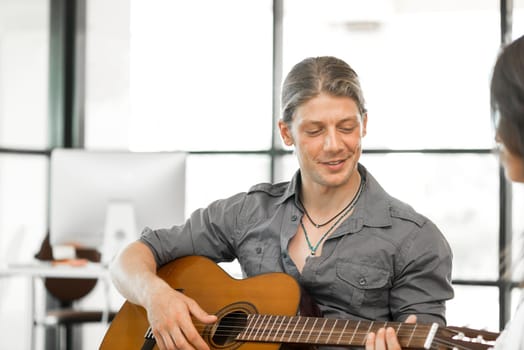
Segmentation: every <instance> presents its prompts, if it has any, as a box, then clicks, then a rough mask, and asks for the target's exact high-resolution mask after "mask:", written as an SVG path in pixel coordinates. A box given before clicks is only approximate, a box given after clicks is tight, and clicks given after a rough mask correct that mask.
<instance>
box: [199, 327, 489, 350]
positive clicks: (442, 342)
mask: <svg viewBox="0 0 524 350" xmlns="http://www.w3.org/2000/svg"><path fill="white" fill-rule="evenodd" d="M253 330H257V332H258V330H259V329H253ZM264 330H265V329H262V333H261V334H260V335H259V337H254V338H259V339H260V338H264V337H266V338H267V337H268V335H265V334H264V333H263V332H264ZM375 331H376V330H375ZM211 333H212V332H207V331H206V332H202V333H201V334H202V335H204V336H206V335H211ZM287 333H289V332H284V333H283V334H280V333H279V334H278V337H281V338H282V339H285V338H286V337H288V338H289V336H291V335H292V333H290V334H287ZM367 334H368V332H357V333H356V336H357V338H356V340H355V341H354V342H351V343H352V344H354V345H356V344H359V343H360V344H362V345H364V344H365V340H366V336H367ZM213 335H218V336H235V335H238V332H225V333H224V332H215V333H213ZM311 335H313V336H315V335H317V334H316V333H315V332H312V334H310V336H311ZM334 335H335V336H336V335H337V333H334ZM397 335H398V336H399V337H410V338H411V341H412V343H413V342H414V341H415V342H416V341H421V340H422V341H423V340H426V338H427V336H422V335H414V336H412V337H411V332H398V333H397ZM320 336H321V335H320ZM354 336H355V335H353V333H352V332H350V333H349V334H348V335H347V337H346V338H344V337H341V339H339V340H338V341H337V344H346V343H347V338H350V339H351V338H353V337H354ZM360 336H362V337H363V338H362V339H360ZM328 339H329V337H328ZM293 340H294V341H296V340H297V339H296V338H295V339H293ZM326 341H327V339H326ZM280 342H283V343H285V342H286V341H280ZM314 343H317V344H322V343H323V342H322V341H318V342H314ZM348 344H349V343H348ZM473 344H475V345H474V346H473ZM491 346H492V345H490V344H482V343H478V342H477V343H473V342H472V347H468V346H467V345H464V344H456V343H454V342H451V341H449V340H446V339H440V338H438V337H435V338H434V339H433V342H432V345H431V349H435V350H437V349H442V347H445V348H447V349H460V350H472V349H474V348H475V349H476V350H478V348H479V347H480V348H485V349H486V350H487V349H489V348H490V347H491Z"/></svg>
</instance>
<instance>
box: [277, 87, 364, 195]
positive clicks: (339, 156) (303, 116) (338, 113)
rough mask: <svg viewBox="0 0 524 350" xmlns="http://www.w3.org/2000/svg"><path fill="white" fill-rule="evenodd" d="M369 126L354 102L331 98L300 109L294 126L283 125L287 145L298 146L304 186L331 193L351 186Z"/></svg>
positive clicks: (328, 96) (293, 121) (281, 128)
mask: <svg viewBox="0 0 524 350" xmlns="http://www.w3.org/2000/svg"><path fill="white" fill-rule="evenodd" d="M366 123H367V115H364V116H363V117H362V118H361V116H360V113H359V110H358V108H357V105H356V103H355V101H353V99H351V98H349V97H334V96H330V95H327V94H320V95H319V96H317V97H315V98H313V99H311V100H309V101H308V102H306V103H304V104H303V105H301V106H299V107H298V108H297V110H296V112H295V115H294V116H293V120H292V122H291V125H287V124H286V123H284V122H283V121H280V122H279V128H280V133H281V136H282V139H283V140H284V143H285V144H286V145H288V146H291V145H294V146H295V152H296V155H297V157H298V162H299V164H300V169H301V173H302V183H303V185H304V186H306V187H309V186H318V185H320V186H321V187H324V188H323V189H324V190H328V189H329V188H333V187H340V186H344V185H346V184H348V182H349V180H350V178H351V177H352V176H354V175H356V168H357V163H358V160H359V159H360V155H361V153H362V147H361V146H362V137H363V136H364V135H365V134H366Z"/></svg>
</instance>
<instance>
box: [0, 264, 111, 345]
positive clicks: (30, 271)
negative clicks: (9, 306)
mask: <svg viewBox="0 0 524 350" xmlns="http://www.w3.org/2000/svg"><path fill="white" fill-rule="evenodd" d="M8 277H27V278H28V280H29V281H30V283H31V284H30V288H29V290H30V294H31V296H30V301H29V308H30V312H31V317H32V322H33V324H32V326H31V340H30V344H31V349H34V348H35V333H36V329H35V326H36V322H37V317H38V315H37V314H36V307H35V288H36V283H35V281H36V279H38V278H98V279H100V281H102V282H103V284H104V293H105V296H106V298H105V299H106V305H105V308H104V317H103V322H104V321H107V316H108V313H109V310H110V300H109V299H110V298H109V289H110V284H111V283H110V279H109V272H108V270H107V267H106V266H104V265H102V264H100V263H92V262H89V263H87V264H86V265H83V266H69V265H63V264H60V265H53V264H51V263H50V262H45V261H39V260H35V261H31V262H27V263H18V262H17V263H8V264H6V263H3V264H0V278H8Z"/></svg>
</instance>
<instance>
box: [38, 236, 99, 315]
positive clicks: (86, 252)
mask: <svg viewBox="0 0 524 350" xmlns="http://www.w3.org/2000/svg"><path fill="white" fill-rule="evenodd" d="M76 256H77V257H78V258H83V259H87V260H89V261H92V262H99V261H100V258H101V254H100V252H99V251H97V250H96V249H84V248H76ZM35 258H37V259H39V260H45V261H50V260H53V247H52V246H51V244H50V243H49V233H47V234H46V236H45V238H44V240H43V242H42V244H41V246H40V250H39V251H38V253H36V254H35ZM97 281H98V280H97V279H96V278H46V279H45V281H44V284H45V287H46V289H47V291H48V292H49V293H50V294H51V295H52V296H54V297H55V298H57V299H58V301H59V302H60V303H61V304H63V305H69V304H70V303H72V302H73V301H75V300H78V299H80V298H82V297H84V296H86V295H87V294H88V293H89V292H91V291H92V290H93V288H94V287H95V285H96V283H97Z"/></svg>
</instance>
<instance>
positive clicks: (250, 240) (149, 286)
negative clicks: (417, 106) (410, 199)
mask: <svg viewBox="0 0 524 350" xmlns="http://www.w3.org/2000/svg"><path fill="white" fill-rule="evenodd" d="M282 106H283V116H282V120H280V121H279V124H278V125H279V129H280V134H281V136H282V139H283V141H284V143H285V144H286V145H288V146H293V147H294V149H295V154H296V156H297V158H298V161H299V165H300V169H299V170H298V171H297V173H296V174H295V176H294V177H293V179H292V180H291V181H290V182H286V183H280V184H258V185H255V186H253V187H252V188H251V189H250V190H249V191H248V192H247V193H238V194H236V195H233V196H232V197H230V198H227V199H223V200H218V201H215V202H213V203H212V204H210V205H209V206H208V207H207V208H203V209H199V210H197V211H195V212H194V213H193V214H192V215H191V217H190V218H189V219H188V221H187V222H186V223H185V224H184V225H181V226H175V227H172V228H170V229H160V230H154V231H153V230H151V229H146V230H144V232H143V235H142V237H141V239H140V240H139V241H138V242H135V243H132V244H131V245H130V246H129V247H128V248H127V249H126V250H124V251H123V252H122V253H121V254H120V255H119V257H118V258H117V259H116V260H115V262H114V263H113V265H112V267H111V273H112V277H113V280H114V283H115V285H116V286H117V288H118V289H119V291H120V292H121V293H122V294H123V295H124V297H126V298H127V299H128V300H129V301H131V302H133V303H136V304H139V305H141V306H143V307H144V308H145V309H146V310H147V315H148V320H149V322H150V324H151V327H152V329H153V333H154V335H155V339H156V341H157V343H158V345H159V347H160V348H161V349H199V350H205V349H208V347H207V345H206V344H205V342H204V341H203V339H202V338H201V337H200V335H199V334H198V332H197V331H196V329H195V327H194V325H193V323H192V321H191V316H193V317H194V318H195V319H196V320H198V321H199V322H203V323H213V322H215V321H216V317H215V316H214V315H208V314H207V313H206V312H205V311H204V310H202V309H201V308H200V307H199V305H197V303H196V302H195V301H194V300H192V299H190V298H188V297H187V296H184V295H183V294H182V293H180V292H177V291H175V290H173V289H171V288H170V287H169V286H168V285H167V284H166V283H165V282H164V281H162V280H161V279H159V278H158V277H157V276H156V273H155V271H156V269H157V267H159V266H161V265H163V264H165V263H167V262H169V261H171V260H173V259H176V258H178V257H182V256H186V255H203V256H207V257H209V258H211V259H213V260H214V261H217V262H220V261H231V260H233V259H235V258H237V259H238V260H239V262H240V264H241V266H242V269H243V271H244V272H245V274H246V275H247V276H254V275H257V274H261V273H266V272H286V273H288V274H290V275H291V276H293V277H295V278H296V279H297V281H298V282H299V283H300V284H301V286H302V287H303V288H304V290H305V291H307V292H308V294H309V295H310V296H311V297H312V298H313V300H314V301H315V302H316V304H317V305H318V307H319V309H320V311H321V312H322V314H323V316H324V317H331V318H341V319H366V320H394V321H405V320H406V319H407V318H408V316H410V315H415V316H416V317H417V318H418V320H419V321H420V322H438V323H440V324H444V323H445V301H446V300H448V299H450V298H451V297H452V296H453V291H452V288H451V283H450V279H451V259H452V256H451V250H450V248H449V245H448V243H447V242H446V240H445V238H444V237H443V235H442V234H441V232H440V231H439V230H438V228H437V227H436V226H435V225H434V224H433V223H432V222H431V221H430V220H429V219H427V218H426V217H424V216H422V215H420V214H418V213H417V212H415V211H414V210H413V209H412V208H411V207H410V206H408V205H407V204H405V203H403V202H401V201H399V200H397V199H395V198H393V197H391V196H389V195H388V194H387V193H386V192H385V191H384V190H383V189H382V188H381V187H380V185H379V184H378V182H377V181H376V180H375V179H374V178H373V177H372V176H371V174H370V173H369V172H368V171H367V170H366V169H365V167H364V166H362V165H361V164H359V159H360V156H361V153H362V138H363V137H364V136H365V135H366V126H367V118H368V117H367V111H366V108H365V106H364V97H363V94H362V91H361V88H360V83H359V80H358V76H357V74H356V73H355V71H354V70H353V69H352V68H351V67H350V66H349V65H347V63H345V62H344V61H342V60H340V59H337V58H335V57H317V58H308V59H305V60H303V61H302V62H300V63H298V64H297V65H295V66H294V67H293V68H292V70H291V71H290V72H289V74H288V75H287V77H286V79H285V81H284V84H283V89H282ZM413 319H414V317H413V316H412V317H411V318H410V320H411V321H413Z"/></svg>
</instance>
